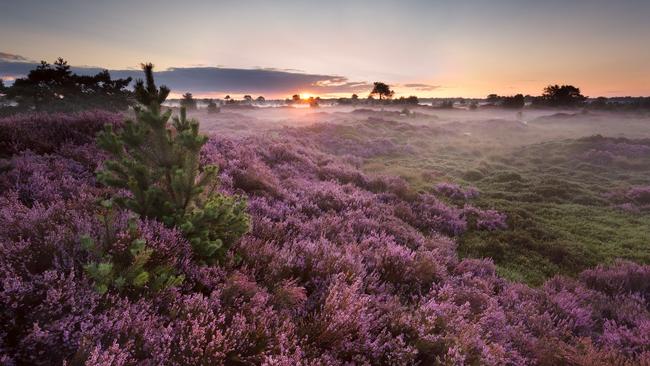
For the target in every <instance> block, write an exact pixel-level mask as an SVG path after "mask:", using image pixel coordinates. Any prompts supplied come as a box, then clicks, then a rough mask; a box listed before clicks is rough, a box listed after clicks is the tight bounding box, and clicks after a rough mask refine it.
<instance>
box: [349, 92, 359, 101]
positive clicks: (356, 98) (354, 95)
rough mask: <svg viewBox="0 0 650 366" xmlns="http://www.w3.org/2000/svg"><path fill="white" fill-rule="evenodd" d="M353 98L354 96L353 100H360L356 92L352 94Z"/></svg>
mask: <svg viewBox="0 0 650 366" xmlns="http://www.w3.org/2000/svg"><path fill="white" fill-rule="evenodd" d="M351 98H352V101H353V102H356V101H358V100H359V96H358V95H356V94H352V97H351Z"/></svg>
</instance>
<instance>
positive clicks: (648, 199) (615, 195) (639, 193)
mask: <svg viewBox="0 0 650 366" xmlns="http://www.w3.org/2000/svg"><path fill="white" fill-rule="evenodd" d="M605 196H606V197H607V198H609V199H610V200H611V201H612V202H613V203H614V204H615V207H617V208H619V209H621V210H623V211H627V212H632V213H637V212H640V211H647V210H650V186H636V187H631V188H627V189H624V190H616V191H612V192H609V193H607V194H606V195H605Z"/></svg>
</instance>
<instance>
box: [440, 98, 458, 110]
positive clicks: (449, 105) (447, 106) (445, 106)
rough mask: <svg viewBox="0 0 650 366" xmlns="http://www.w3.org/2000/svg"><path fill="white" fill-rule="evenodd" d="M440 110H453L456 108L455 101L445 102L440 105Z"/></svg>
mask: <svg viewBox="0 0 650 366" xmlns="http://www.w3.org/2000/svg"><path fill="white" fill-rule="evenodd" d="M438 108H441V109H453V108H454V101H453V100H443V101H442V103H440V105H438Z"/></svg>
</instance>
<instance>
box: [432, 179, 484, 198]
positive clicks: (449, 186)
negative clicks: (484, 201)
mask: <svg viewBox="0 0 650 366" xmlns="http://www.w3.org/2000/svg"><path fill="white" fill-rule="evenodd" d="M433 189H434V191H435V192H437V193H438V194H441V195H443V196H445V197H449V198H451V199H454V200H465V201H467V200H471V199H474V198H477V197H478V196H479V191H478V189H476V187H467V188H463V187H461V186H460V185H459V184H456V183H449V182H441V183H438V184H436V186H435V187H434V188H433Z"/></svg>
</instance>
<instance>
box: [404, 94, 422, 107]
mask: <svg viewBox="0 0 650 366" xmlns="http://www.w3.org/2000/svg"><path fill="white" fill-rule="evenodd" d="M404 101H405V102H406V104H412V105H418V104H419V103H420V100H419V99H418V97H416V96H415V95H411V96H409V97H408V98H405V99H404Z"/></svg>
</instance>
